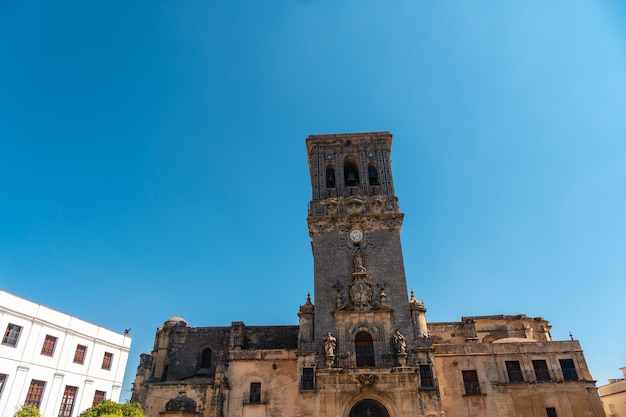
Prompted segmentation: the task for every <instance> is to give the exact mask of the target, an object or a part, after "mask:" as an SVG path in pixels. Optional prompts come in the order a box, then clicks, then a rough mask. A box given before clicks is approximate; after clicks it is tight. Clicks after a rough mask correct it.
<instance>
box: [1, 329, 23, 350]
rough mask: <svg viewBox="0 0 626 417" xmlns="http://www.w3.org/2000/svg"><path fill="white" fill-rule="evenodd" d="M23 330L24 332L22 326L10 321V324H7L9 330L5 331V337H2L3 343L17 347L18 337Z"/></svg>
mask: <svg viewBox="0 0 626 417" xmlns="http://www.w3.org/2000/svg"><path fill="white" fill-rule="evenodd" d="M21 332H22V326H18V325H17V324H13V323H9V325H8V326H7V330H6V331H5V332H4V337H3V338H2V344H3V345H7V346H11V347H16V346H17V339H19V337H20V333H21Z"/></svg>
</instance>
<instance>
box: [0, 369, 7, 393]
mask: <svg viewBox="0 0 626 417" xmlns="http://www.w3.org/2000/svg"><path fill="white" fill-rule="evenodd" d="M6 381H7V374H0V398H2V389H3V388H4V384H5V383H6Z"/></svg>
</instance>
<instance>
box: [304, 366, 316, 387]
mask: <svg viewBox="0 0 626 417" xmlns="http://www.w3.org/2000/svg"><path fill="white" fill-rule="evenodd" d="M301 389H302V390H303V391H305V390H314V389H315V372H314V369H313V368H302V388H301Z"/></svg>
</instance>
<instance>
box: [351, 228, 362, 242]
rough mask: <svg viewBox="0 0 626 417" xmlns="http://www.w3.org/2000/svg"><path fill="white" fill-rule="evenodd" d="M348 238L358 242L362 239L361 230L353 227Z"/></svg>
mask: <svg viewBox="0 0 626 417" xmlns="http://www.w3.org/2000/svg"><path fill="white" fill-rule="evenodd" d="M350 239H351V240H352V241H353V242H360V241H362V240H363V232H362V231H360V230H359V229H354V230H352V231H351V232H350Z"/></svg>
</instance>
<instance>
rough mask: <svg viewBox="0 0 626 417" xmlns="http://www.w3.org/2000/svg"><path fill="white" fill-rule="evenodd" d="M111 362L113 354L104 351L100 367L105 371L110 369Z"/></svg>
mask: <svg viewBox="0 0 626 417" xmlns="http://www.w3.org/2000/svg"><path fill="white" fill-rule="evenodd" d="M112 363H113V354H112V353H110V352H104V357H102V369H106V370H107V371H110V370H111V364H112Z"/></svg>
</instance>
